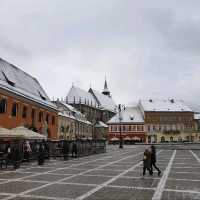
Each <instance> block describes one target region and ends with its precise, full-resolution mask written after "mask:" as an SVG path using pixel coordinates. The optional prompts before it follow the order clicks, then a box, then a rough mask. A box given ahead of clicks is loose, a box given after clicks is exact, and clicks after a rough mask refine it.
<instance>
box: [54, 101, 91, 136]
mask: <svg viewBox="0 0 200 200" xmlns="http://www.w3.org/2000/svg"><path fill="white" fill-rule="evenodd" d="M54 103H55V104H56V106H57V108H58V109H59V113H58V136H59V139H69V140H71V139H75V138H92V133H93V126H92V123H91V122H89V121H88V120H87V119H86V117H85V116H84V115H83V114H82V113H81V112H79V111H78V110H77V109H76V108H74V107H72V106H70V105H69V104H66V103H65V102H63V101H61V100H57V101H55V102H54Z"/></svg>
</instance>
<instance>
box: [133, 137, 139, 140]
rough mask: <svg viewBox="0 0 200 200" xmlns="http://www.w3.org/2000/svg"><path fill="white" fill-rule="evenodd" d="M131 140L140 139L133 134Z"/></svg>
mask: <svg viewBox="0 0 200 200" xmlns="http://www.w3.org/2000/svg"><path fill="white" fill-rule="evenodd" d="M132 140H140V138H139V137H137V136H134V137H133V138H132Z"/></svg>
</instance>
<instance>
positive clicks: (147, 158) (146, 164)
mask: <svg viewBox="0 0 200 200" xmlns="http://www.w3.org/2000/svg"><path fill="white" fill-rule="evenodd" d="M146 170H148V171H149V175H152V171H151V152H150V151H149V150H148V149H145V152H144V156H143V176H145V174H146Z"/></svg>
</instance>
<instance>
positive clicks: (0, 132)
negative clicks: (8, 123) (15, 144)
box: [0, 127, 22, 139]
mask: <svg viewBox="0 0 200 200" xmlns="http://www.w3.org/2000/svg"><path fill="white" fill-rule="evenodd" d="M0 138H1V139H8V138H22V135H19V134H15V133H12V131H11V130H9V129H6V128H1V127H0Z"/></svg>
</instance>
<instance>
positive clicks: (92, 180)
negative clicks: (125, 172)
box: [63, 176, 110, 184]
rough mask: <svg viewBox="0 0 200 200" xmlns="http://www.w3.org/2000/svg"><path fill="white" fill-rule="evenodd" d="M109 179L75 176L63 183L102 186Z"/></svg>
mask: <svg viewBox="0 0 200 200" xmlns="http://www.w3.org/2000/svg"><path fill="white" fill-rule="evenodd" d="M109 179H110V177H102V176H76V177H74V178H70V179H67V180H65V181H63V182H66V183H83V184H84V183H85V184H102V183H104V182H106V181H108V180H109Z"/></svg>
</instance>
